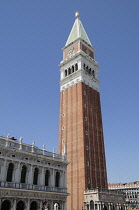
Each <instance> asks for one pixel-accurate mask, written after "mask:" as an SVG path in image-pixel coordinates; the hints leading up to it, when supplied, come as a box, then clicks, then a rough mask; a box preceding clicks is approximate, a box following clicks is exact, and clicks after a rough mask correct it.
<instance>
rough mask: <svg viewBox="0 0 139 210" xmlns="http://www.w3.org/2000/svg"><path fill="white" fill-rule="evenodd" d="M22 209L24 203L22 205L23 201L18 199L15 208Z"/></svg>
mask: <svg viewBox="0 0 139 210" xmlns="http://www.w3.org/2000/svg"><path fill="white" fill-rule="evenodd" d="M24 209H25V205H24V203H23V201H19V202H18V203H17V206H16V210H24Z"/></svg>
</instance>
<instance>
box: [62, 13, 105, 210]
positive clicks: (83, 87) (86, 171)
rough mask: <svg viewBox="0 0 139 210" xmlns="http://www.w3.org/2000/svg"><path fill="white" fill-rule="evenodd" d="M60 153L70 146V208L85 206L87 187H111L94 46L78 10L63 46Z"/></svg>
mask: <svg viewBox="0 0 139 210" xmlns="http://www.w3.org/2000/svg"><path fill="white" fill-rule="evenodd" d="M63 51H64V52H63V54H64V57H63V61H62V62H61V63H60V67H61V70H60V71H61V80H60V84H61V95H60V126H59V153H60V154H62V153H63V151H64V146H63V145H64V143H66V147H67V159H68V161H69V162H70V163H69V165H68V168H67V187H68V192H69V193H70V196H68V200H67V210H81V209H82V208H83V207H84V190H85V189H87V188H88V189H92V188H97V187H98V188H101V189H103V188H105V189H106V188H107V172H106V161H105V149H104V139H103V126H102V117H101V105H100V94H99V81H98V79H97V77H98V67H99V65H98V64H97V62H96V61H95V60H94V48H93V47H92V45H91V43H90V40H89V38H88V36H87V34H86V32H85V30H84V28H83V25H82V23H81V21H80V19H79V14H78V13H77V14H76V20H75V23H74V25H73V28H72V30H71V33H70V35H69V38H68V40H67V43H66V46H65V47H64V49H63Z"/></svg>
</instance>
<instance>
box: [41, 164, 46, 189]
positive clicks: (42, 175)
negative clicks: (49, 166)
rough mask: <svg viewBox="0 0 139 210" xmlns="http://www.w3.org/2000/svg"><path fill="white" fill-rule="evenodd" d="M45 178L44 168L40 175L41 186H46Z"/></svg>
mask: <svg viewBox="0 0 139 210" xmlns="http://www.w3.org/2000/svg"><path fill="white" fill-rule="evenodd" d="M44 177H45V174H44V168H42V170H41V173H40V185H42V186H44V184H45V183H44V180H45V179H44Z"/></svg>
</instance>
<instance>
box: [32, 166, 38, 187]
mask: <svg viewBox="0 0 139 210" xmlns="http://www.w3.org/2000/svg"><path fill="white" fill-rule="evenodd" d="M38 174H39V170H38V168H35V170H34V178H33V184H35V185H37V184H38Z"/></svg>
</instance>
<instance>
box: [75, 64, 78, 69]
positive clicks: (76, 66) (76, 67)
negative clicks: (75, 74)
mask: <svg viewBox="0 0 139 210" xmlns="http://www.w3.org/2000/svg"><path fill="white" fill-rule="evenodd" d="M75 70H76V71H77V70H78V64H77V63H76V64H75Z"/></svg>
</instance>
